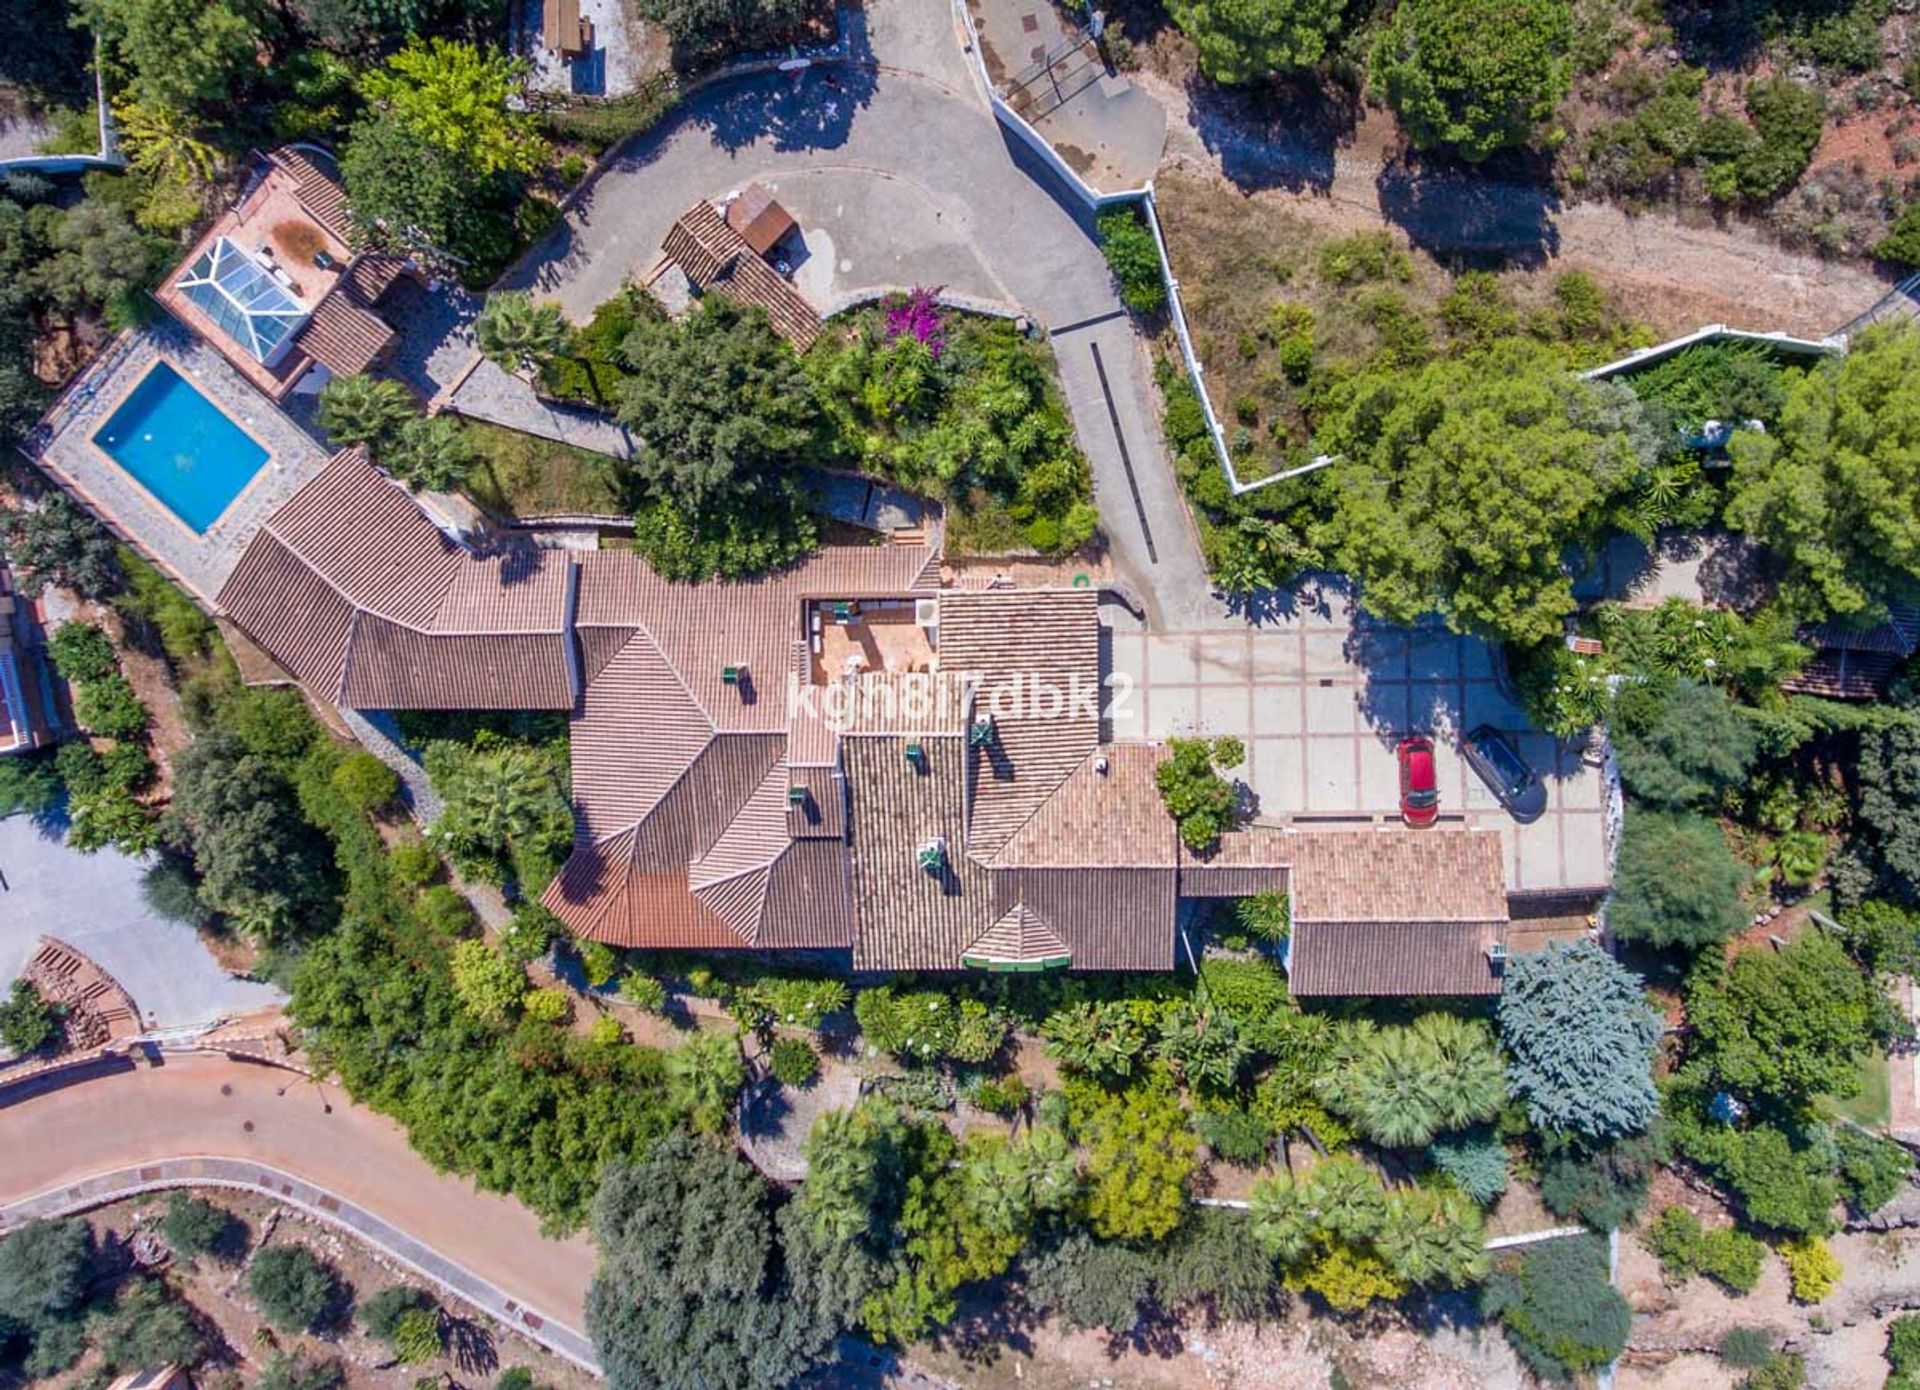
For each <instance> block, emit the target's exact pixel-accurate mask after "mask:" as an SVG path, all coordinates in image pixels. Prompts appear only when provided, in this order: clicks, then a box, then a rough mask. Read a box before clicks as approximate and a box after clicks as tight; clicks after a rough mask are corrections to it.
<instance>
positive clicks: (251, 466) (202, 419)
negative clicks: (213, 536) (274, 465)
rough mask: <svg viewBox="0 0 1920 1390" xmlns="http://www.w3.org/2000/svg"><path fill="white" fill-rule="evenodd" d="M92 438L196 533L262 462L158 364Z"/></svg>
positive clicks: (218, 413) (242, 436)
mask: <svg viewBox="0 0 1920 1390" xmlns="http://www.w3.org/2000/svg"><path fill="white" fill-rule="evenodd" d="M93 442H94V443H95V444H97V445H99V446H100V448H101V450H102V452H104V453H105V454H106V455H107V457H108V458H110V459H112V460H113V461H114V462H115V463H117V464H119V465H120V467H121V468H123V469H125V470H126V471H127V472H128V473H129V474H131V475H132V476H133V478H134V480H135V481H136V482H138V483H139V484H140V486H142V487H144V488H145V489H146V490H147V491H148V492H150V493H152V494H153V495H154V496H155V497H156V498H158V499H159V500H160V502H161V504H162V505H163V506H165V507H166V509H167V510H168V511H170V512H172V513H173V514H174V515H175V516H177V517H179V518H180V520H182V521H184V522H185V523H186V524H187V525H188V526H190V527H192V528H193V530H194V531H196V532H198V533H200V534H203V535H204V534H205V533H206V529H207V528H208V527H209V526H211V525H213V523H214V522H216V521H218V520H219V519H220V515H221V513H222V512H224V511H226V509H227V508H228V507H230V506H232V505H233V499H234V498H236V497H238V496H239V495H240V494H241V492H242V491H243V490H245V488H246V486H247V484H248V483H250V482H252V481H253V477H254V474H256V473H258V472H259V471H260V469H261V466H262V465H264V464H265V463H266V461H267V451H266V450H265V449H263V448H261V447H260V445H259V444H258V443H257V442H255V440H254V438H253V436H251V435H249V434H248V433H247V432H246V431H245V430H243V429H241V428H240V426H238V425H236V424H234V422H233V421H232V420H230V419H228V418H227V416H226V414H225V412H223V411H222V410H221V409H220V408H219V407H218V406H216V405H214V403H213V402H212V401H210V400H208V399H207V398H206V397H205V396H203V395H201V394H200V392H199V391H198V390H196V389H195V388H194V386H193V383H191V382H189V381H188V380H187V379H186V378H184V377H183V376H181V375H180V373H179V372H177V371H175V370H174V369H173V368H172V367H171V366H169V365H168V364H167V363H165V362H161V363H159V364H158V365H156V366H155V367H154V369H153V370H152V371H150V372H148V373H147V375H146V376H145V378H143V379H142V380H141V382H140V384H139V385H138V386H136V387H134V388H133V390H132V392H130V393H129V394H128V396H127V398H126V399H125V400H124V401H122V402H120V408H119V409H118V410H116V411H114V412H113V415H112V416H111V417H110V418H109V419H108V420H107V423H106V424H104V425H102V426H101V427H100V429H99V430H98V431H96V432H95V434H94V436H93Z"/></svg>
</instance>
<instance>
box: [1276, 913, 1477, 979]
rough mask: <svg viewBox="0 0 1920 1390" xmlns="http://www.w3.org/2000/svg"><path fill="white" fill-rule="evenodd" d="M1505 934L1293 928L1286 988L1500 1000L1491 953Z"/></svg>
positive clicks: (1421, 927) (1409, 926)
mask: <svg viewBox="0 0 1920 1390" xmlns="http://www.w3.org/2000/svg"><path fill="white" fill-rule="evenodd" d="M1501 928H1502V923H1500V922H1497V921H1491V922H1430V921H1412V922H1309V923H1300V922H1296V923H1295V924H1294V925H1293V930H1292V936H1291V938H1290V940H1289V942H1288V948H1287V982H1288V984H1289V986H1290V987H1291V988H1292V990H1293V992H1294V993H1295V994H1296V995H1299V996H1300V997H1302V998H1320V997H1325V996H1329V995H1373V996H1381V997H1388V996H1395V995H1403V996H1404V995H1473V994H1498V993H1499V992H1500V984H1501V974H1500V970H1499V969H1498V968H1497V967H1496V966H1495V964H1494V960H1493V955H1492V952H1493V950H1494V948H1495V947H1497V946H1499V945H1500V943H1501V941H1502V931H1501Z"/></svg>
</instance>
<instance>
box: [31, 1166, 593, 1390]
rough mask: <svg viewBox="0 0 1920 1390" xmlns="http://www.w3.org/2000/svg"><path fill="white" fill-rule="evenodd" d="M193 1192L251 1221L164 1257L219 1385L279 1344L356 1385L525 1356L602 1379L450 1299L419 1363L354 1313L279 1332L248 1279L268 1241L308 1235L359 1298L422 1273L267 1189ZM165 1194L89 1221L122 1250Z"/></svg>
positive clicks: (516, 1362)
mask: <svg viewBox="0 0 1920 1390" xmlns="http://www.w3.org/2000/svg"><path fill="white" fill-rule="evenodd" d="M196 1195H198V1196H202V1197H205V1198H206V1199H207V1200H208V1201H211V1202H213V1203H214V1204H215V1205H216V1206H219V1207H222V1208H224V1209H226V1210H227V1211H229V1212H231V1213H232V1214H233V1215H234V1216H236V1217H237V1218H239V1220H240V1221H241V1222H243V1223H244V1225H245V1232H244V1241H236V1242H235V1248H234V1249H233V1250H231V1251H229V1252H227V1255H228V1258H225V1259H218V1258H214V1257H211V1256H202V1257H200V1258H199V1259H197V1260H192V1261H183V1260H171V1259H170V1260H168V1261H167V1262H166V1263H165V1264H164V1265H163V1266H162V1267H161V1271H160V1272H162V1273H163V1274H164V1277H165V1278H166V1281H167V1283H168V1284H169V1285H170V1286H171V1287H172V1289H173V1290H174V1292H175V1293H176V1294H177V1295H178V1296H180V1297H182V1298H184V1299H185V1300H186V1301H187V1302H188V1303H189V1304H190V1305H192V1307H193V1308H194V1310H195V1311H196V1312H197V1313H198V1314H199V1315H200V1321H201V1327H202V1332H203V1334H204V1335H205V1336H206V1338H207V1340H208V1342H209V1343H210V1344H211V1345H213V1347H214V1351H213V1355H212V1357H211V1358H210V1360H209V1363H208V1367H207V1369H208V1370H210V1371H211V1374H210V1375H209V1374H206V1373H205V1372H203V1373H202V1377H201V1380H200V1383H201V1384H202V1385H213V1386H219V1385H220V1384H222V1379H221V1377H222V1376H223V1374H224V1376H225V1377H227V1380H226V1383H227V1384H231V1385H237V1384H238V1380H237V1379H234V1377H239V1378H244V1379H245V1380H246V1381H247V1382H248V1383H251V1382H252V1381H253V1380H254V1378H255V1377H256V1376H258V1375H259V1373H260V1370H261V1369H262V1368H263V1367H264V1366H265V1365H266V1363H267V1361H268V1359H269V1358H270V1357H271V1356H272V1354H273V1350H274V1348H275V1347H276V1346H277V1347H279V1348H280V1349H281V1350H284V1351H286V1352H288V1353H293V1352H296V1351H298V1352H305V1353H307V1354H308V1355H309V1356H316V1357H323V1358H331V1359H337V1360H338V1361H340V1363H341V1365H342V1367H343V1368H344V1369H345V1371H346V1384H347V1386H348V1387H349V1390H411V1388H412V1387H413V1386H415V1385H416V1384H417V1383H418V1382H419V1381H421V1380H422V1379H423V1378H424V1379H426V1380H429V1381H437V1382H441V1383H443V1384H446V1385H450V1386H451V1385H461V1384H466V1385H485V1384H489V1383H491V1382H492V1380H493V1379H494V1377H496V1376H497V1375H498V1374H499V1373H500V1372H501V1371H502V1370H505V1369H507V1368H509V1367H512V1366H525V1367H526V1368H527V1369H528V1370H529V1371H531V1372H532V1373H533V1377H534V1379H535V1381H536V1382H538V1383H539V1384H540V1385H542V1386H548V1387H553V1390H588V1387H590V1386H593V1385H595V1384H597V1382H596V1381H595V1380H594V1379H593V1378H592V1377H590V1376H588V1375H586V1374H585V1373H584V1372H582V1371H580V1370H578V1369H577V1368H575V1367H574V1366H572V1365H571V1364H570V1363H568V1362H566V1361H562V1360H560V1359H559V1358H558V1357H555V1356H551V1355H549V1354H548V1353H546V1352H544V1351H542V1350H541V1349H540V1348H539V1347H537V1346H535V1345H534V1344H533V1343H531V1342H528V1341H526V1340H525V1339H523V1338H521V1337H518V1336H515V1335H514V1334H513V1333H511V1332H509V1331H507V1330H506V1329H504V1328H501V1327H499V1326H497V1325H496V1324H494V1323H492V1322H491V1321H489V1320H487V1319H484V1318H482V1317H480V1316H479V1315H478V1314H475V1313H473V1312H472V1310H470V1309H469V1308H467V1307H466V1306H465V1305H464V1304H459V1303H456V1302H453V1301H451V1300H443V1301H442V1304H441V1307H442V1313H443V1321H442V1331H443V1333H444V1334H445V1342H446V1346H447V1352H446V1354H444V1355H442V1356H440V1357H439V1358H437V1359H435V1360H433V1361H429V1362H426V1363H424V1364H421V1365H412V1366H406V1365H400V1364H398V1363H396V1362H395V1361H394V1360H393V1358H392V1356H391V1355H390V1354H389V1353H388V1352H387V1350H386V1348H385V1347H384V1346H382V1345H381V1344H380V1343H379V1342H376V1341H374V1340H373V1339H372V1338H370V1337H368V1336H367V1335H366V1334H365V1333H364V1331H362V1330H361V1328H360V1327H359V1325H358V1323H357V1322H356V1321H355V1320H354V1319H353V1318H352V1317H351V1316H350V1315H349V1316H345V1317H342V1318H341V1319H339V1320H338V1321H337V1322H336V1323H334V1324H333V1325H332V1326H330V1327H328V1328H327V1329H326V1330H325V1331H324V1332H322V1333H319V1334H289V1333H286V1332H275V1331H273V1330H272V1329H270V1328H268V1327H267V1326H266V1325H265V1324H264V1322H263V1321H262V1320H261V1318H260V1315H259V1313H258V1311H257V1310H256V1309H255V1307H254V1304H253V1300H252V1298H251V1297H250V1295H249V1294H248V1292H247V1285H246V1262H247V1261H250V1260H251V1259H252V1258H253V1257H254V1255H256V1254H257V1253H258V1252H259V1251H260V1250H261V1249H263V1248H264V1247H265V1246H267V1245H270V1244H271V1245H285V1244H289V1243H291V1244H299V1245H305V1246H306V1247H308V1248H309V1249H310V1250H312V1251H313V1253H314V1254H316V1255H317V1256H319V1257H320V1258H321V1259H322V1260H324V1261H325V1262H326V1263H327V1264H328V1265H329V1266H331V1268H332V1269H333V1271H334V1274H335V1276H336V1278H337V1279H339V1280H340V1282H341V1283H342V1285H343V1286H344V1287H345V1288H347V1289H349V1290H351V1293H352V1295H353V1297H354V1298H355V1299H366V1298H368V1297H371V1296H372V1295H373V1294H375V1293H377V1292H378V1291H379V1290H381V1289H383V1288H386V1287H388V1286H389V1285H393V1284H407V1285H413V1286H419V1284H420V1281H419V1280H418V1279H416V1278H414V1277H413V1276H411V1275H410V1274H408V1273H407V1272H406V1271H404V1270H402V1269H400V1268H399V1267H398V1266H396V1265H393V1264H392V1263H391V1262H389V1261H387V1260H385V1259H383V1258H381V1257H379V1256H377V1255H375V1254H374V1253H373V1252H372V1251H370V1250H368V1249H367V1248H366V1247H364V1246H362V1245H359V1244H358V1243H356V1242H354V1241H351V1240H349V1239H347V1238H346V1237H345V1236H344V1235H342V1234H341V1233H340V1232H339V1231H337V1230H335V1229H334V1228H332V1227H330V1226H323V1225H321V1224H320V1223H318V1222H315V1221H310V1220H308V1219H306V1218H304V1217H301V1216H297V1215H295V1214H293V1213H290V1212H288V1211H286V1210H284V1209H282V1208H280V1207H278V1206H276V1205H275V1204H274V1203H272V1202H270V1201H268V1200H267V1199H266V1198H264V1197H260V1196H257V1195H254V1194H251V1193H235V1192H228V1191H224V1190H213V1191H208V1192H204V1193H198V1194H196ZM166 1202H167V1198H166V1197H165V1196H164V1195H162V1196H154V1197H145V1198H139V1199H136V1200H133V1201H127V1202H116V1203H114V1204H113V1205H111V1206H107V1207H102V1208H100V1209H99V1210H98V1211H96V1212H93V1213H92V1214H90V1215H89V1216H88V1218H87V1221H88V1224H89V1225H91V1226H92V1227H93V1230H94V1235H95V1238H96V1240H97V1242H98V1243H99V1245H100V1248H101V1249H103V1250H106V1251H109V1252H120V1253H124V1252H125V1251H126V1249H127V1248H128V1246H129V1245H130V1244H131V1243H132V1242H133V1241H134V1240H135V1238H136V1236H138V1235H139V1234H140V1233H142V1232H144V1231H148V1230H152V1229H154V1228H155V1227H156V1225H157V1223H158V1221H159V1218H160V1216H161V1214H162V1212H164V1211H165V1209H166ZM90 1365H91V1358H89V1360H88V1361H83V1362H82V1363H81V1364H80V1365H79V1366H78V1367H76V1368H75V1370H74V1371H73V1372H72V1373H70V1374H69V1375H68V1376H66V1377H63V1378H62V1380H61V1381H60V1382H56V1383H55V1384H56V1385H65V1384H77V1383H79V1382H82V1381H85V1380H86V1378H87V1375H88V1372H89V1369H90Z"/></svg>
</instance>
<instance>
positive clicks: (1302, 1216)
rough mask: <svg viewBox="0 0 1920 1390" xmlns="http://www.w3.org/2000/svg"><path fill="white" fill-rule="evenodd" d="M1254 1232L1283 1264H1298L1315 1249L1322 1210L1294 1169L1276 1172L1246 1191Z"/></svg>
mask: <svg viewBox="0 0 1920 1390" xmlns="http://www.w3.org/2000/svg"><path fill="white" fill-rule="evenodd" d="M1247 1204H1248V1206H1249V1207H1251V1208H1252V1211H1253V1233H1254V1235H1255V1236H1256V1237H1257V1238H1258V1239H1259V1241H1260V1243H1261V1244H1262V1245H1264V1246H1265V1247H1266V1248H1267V1250H1268V1251H1269V1252H1270V1253H1271V1254H1272V1255H1273V1256H1274V1257H1275V1258H1276V1259H1278V1260H1279V1261H1280V1263H1282V1264H1295V1263H1297V1262H1298V1261H1300V1260H1302V1259H1304V1258H1305V1257H1306V1256H1307V1255H1308V1254H1309V1253H1310V1252H1311V1251H1312V1250H1313V1236H1314V1232H1315V1231H1317V1230H1318V1229H1319V1226H1320V1222H1319V1214H1318V1212H1317V1211H1316V1210H1315V1202H1314V1198H1313V1194H1312V1193H1311V1192H1309V1191H1308V1190H1307V1189H1306V1188H1305V1187H1304V1186H1303V1185H1302V1184H1301V1183H1300V1182H1299V1180H1298V1179H1296V1178H1295V1177H1294V1176H1293V1174H1291V1173H1275V1174H1274V1175H1273V1176H1271V1177H1265V1178H1261V1179H1260V1180H1259V1181H1258V1182H1256V1183H1254V1185H1253V1190H1252V1191H1250V1192H1249V1193H1248V1194H1247Z"/></svg>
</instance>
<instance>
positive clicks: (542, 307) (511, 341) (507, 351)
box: [473, 290, 573, 376]
mask: <svg viewBox="0 0 1920 1390" xmlns="http://www.w3.org/2000/svg"><path fill="white" fill-rule="evenodd" d="M473 336H474V339H475V341H476V342H478V343H479V345H480V351H481V352H483V353H485V354H486V355H487V358H488V360H490V361H492V362H494V363H496V364H498V365H499V366H500V367H501V368H502V369H503V370H506V371H509V372H516V373H524V374H526V375H529V376H530V375H532V374H534V373H536V372H538V371H540V370H541V369H542V368H543V367H545V366H546V365H547V363H549V362H551V361H552V360H553V359H554V358H556V357H558V356H560V355H561V354H562V353H564V352H565V351H566V350H567V349H568V348H569V347H570V346H572V344H573V329H572V328H571V327H569V326H568V324H567V320H566V317H565V316H564V315H563V314H562V313H561V312H560V308H559V306H558V305H556V304H536V303H534V302H533V296H531V295H529V294H528V293H527V292H526V291H525V290H502V291H500V292H499V293H498V294H491V295H488V296H487V302H486V304H485V305H484V306H483V307H482V308H481V310H480V317H479V318H477V319H475V320H474V324H473Z"/></svg>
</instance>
